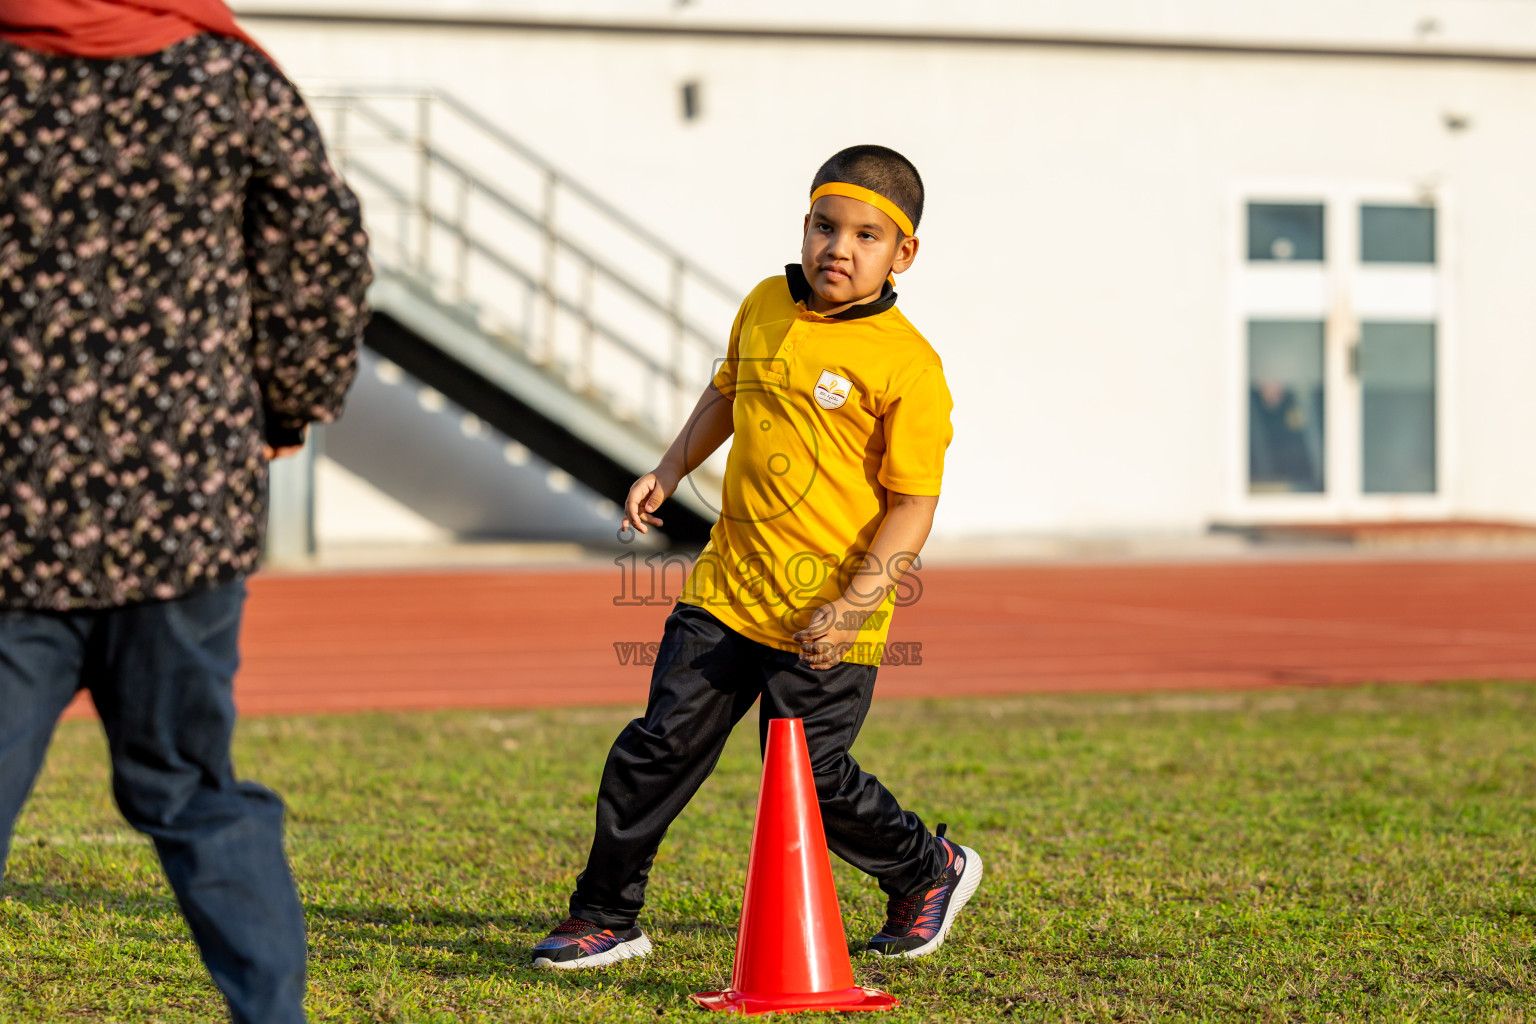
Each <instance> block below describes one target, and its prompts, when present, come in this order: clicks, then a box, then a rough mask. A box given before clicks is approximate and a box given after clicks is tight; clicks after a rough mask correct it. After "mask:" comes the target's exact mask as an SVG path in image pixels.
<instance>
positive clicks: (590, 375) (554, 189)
mask: <svg viewBox="0 0 1536 1024" xmlns="http://www.w3.org/2000/svg"><path fill="white" fill-rule="evenodd" d="M309 98H310V101H311V104H312V105H315V106H317V108H318V107H320V106H326V105H330V106H333V107H334V113H335V116H336V122H335V128H336V132H335V137H334V138H330V139H328V142H329V144H330V145H331V148H332V149H333V151H335V152H336V154H337V156H338V161H339V163H340V164H341V165H342V167H343V169H344V170H345V171H347V172H348V173H352V174H356V175H358V179H359V182H360V183H361V182H363V181H366V182H367V183H368V184H369V185H370V186H372V187H373V188H374V189H375V190H376V191H377V192H381V193H383V195H384V197H386V198H387V200H388V202H389V203H390V204H391V205H394V206H395V207H397V209H398V210H399V212H400V215H401V218H402V219H401V221H400V224H399V229H398V238H397V239H396V240H395V241H396V243H397V248H396V249H395V252H396V253H397V254H398V259H399V261H400V263H401V265H400V266H399V267H393V268H392V269H394V270H395V271H396V272H397V274H400V275H403V276H404V277H405V278H407V279H411V278H412V277H413V275H414V276H416V277H419V278H420V280H421V283H422V284H423V289H422V290H423V291H425V292H426V293H428V294H431V295H432V297H433V300H434V301H435V302H437V303H438V304H439V305H441V306H443V307H444V308H445V309H447V310H448V311H454V310H453V308H452V307H453V305H454V303H453V302H450V301H448V299H446V298H445V297H444V296H443V294H442V293H441V292H440V291H439V290H438V288H437V287H436V284H435V282H438V281H440V280H441V279H442V278H444V277H447V278H449V279H450V280H451V283H452V294H453V297H454V298H455V299H456V300H457V301H458V303H460V304H463V305H464V306H465V310H466V311H467V310H469V309H472V308H473V306H474V305H479V304H480V303H481V302H490V304H491V305H493V306H494V305H498V304H499V303H500V302H501V295H502V293H500V292H497V293H489V294H488V293H486V292H485V291H484V288H483V287H477V286H476V282H483V280H484V278H483V277H482V276H481V275H479V274H476V275H474V277H471V273H472V267H473V266H474V265H477V264H478V265H482V266H484V267H485V268H486V269H487V270H489V271H491V272H492V273H493V275H494V274H495V273H500V274H504V275H506V276H507V277H509V278H510V279H511V280H512V281H513V282H516V284H515V285H514V287H520V288H521V289H523V290H524V294H525V296H526V298H525V300H524V305H523V314H522V316H523V321H524V327H523V328H522V329H520V333H521V335H522V339H523V351H524V354H527V355H529V356H530V357H531V358H532V359H533V360H534V362H536V363H539V364H541V365H543V366H545V367H546V368H547V369H548V370H549V371H550V372H555V370H556V367H560V366H563V367H564V370H563V373H564V376H565V378H566V381H567V384H568V385H569V386H571V387H572V388H573V389H575V390H578V391H582V392H585V393H588V394H597V393H601V391H602V390H603V388H602V387H601V378H604V377H606V379H607V380H608V381H609V383H610V384H612V383H613V382H614V377H615V374H616V373H621V371H620V370H619V369H618V368H619V367H621V366H624V365H632V366H634V367H635V369H637V370H638V371H639V373H640V375H641V378H642V382H643V384H644V385H645V386H644V388H643V393H644V394H645V395H647V396H648V398H649V400H650V402H651V403H654V402H655V401H656V400H657V399H663V400H664V405H670V409H669V412H670V418H671V419H672V420H673V421H674V423H673V424H672V425H673V426H677V425H680V423H681V420H682V416H683V413H684V412H685V411H686V409H687V408H688V407H691V406H692V404H693V398H694V396H693V395H691V394H684V393H683V388H684V386H685V382H686V381H687V380H688V379H690V378H691V377H695V376H700V375H699V374H695V373H692V372H690V370H691V369H694V368H697V367H698V366H699V365H700V364H702V360H700V359H699V350H700V349H702V350H703V351H704V352H707V353H709V354H710V355H711V356H715V357H718V356H719V355H721V354H723V350H724V331H723V328H722V329H721V330H709V329H706V328H704V327H701V326H699V324H697V323H696V322H694V320H693V317H692V315H691V314H688V313H685V312H684V306H685V304H687V305H688V306H690V307H691V308H696V307H697V305H698V298H699V296H700V295H701V294H702V295H705V296H708V298H709V299H710V300H711V301H713V302H716V303H720V306H719V308H720V309H721V310H726V309H729V308H730V307H734V305H735V304H736V302H737V299H738V297H739V295H740V294H741V293H740V292H739V291H737V290H735V289H732V288H730V287H729V286H727V285H725V284H724V283H722V282H721V281H720V280H719V279H718V278H716V277H715V276H714V275H712V274H710V273H709V272H708V271H706V270H704V269H703V268H702V267H699V266H697V265H695V264H694V263H692V262H691V261H690V260H688V259H687V258H686V257H685V256H683V254H682V253H681V252H680V251H679V250H677V249H675V248H673V247H672V246H670V245H668V244H667V243H665V242H664V241H662V240H661V239H659V238H657V237H656V236H655V235H654V234H652V233H651V232H650V231H648V230H647V229H645V228H644V227H642V226H641V225H639V224H638V223H636V222H635V221H633V220H632V219H630V218H629V217H627V216H625V215H624V214H623V213H622V212H620V211H619V210H617V209H616V208H615V207H614V206H612V205H611V204H610V203H608V202H607V201H606V200H604V199H602V198H601V197H600V196H598V195H596V194H595V193H594V192H592V190H591V189H589V188H587V187H585V186H583V185H581V184H580V183H578V182H576V181H574V180H573V179H571V178H570V177H569V176H568V175H567V174H565V173H564V172H563V171H562V170H560V169H559V168H557V167H555V165H553V164H552V163H550V162H549V161H548V160H546V159H545V158H543V157H542V156H540V155H539V154H538V153H536V152H534V151H533V150H532V149H531V148H530V147H529V146H527V145H526V144H524V143H522V142H521V141H519V140H518V139H517V138H515V137H514V136H512V135H511V134H510V133H508V132H507V131H505V130H504V129H502V128H501V127H499V126H498V125H495V124H494V123H492V122H491V121H489V120H488V119H487V118H485V117H484V116H483V115H481V114H480V113H478V112H477V111H475V110H474V109H473V108H471V107H469V106H467V105H466V104H464V103H463V102H462V101H460V100H458V99H457V98H456V97H453V96H451V95H448V94H446V93H444V92H442V91H440V90H437V89H410V90H402V89H399V88H367V87H356V86H354V87H345V88H341V89H332V90H316V91H314V92H312V93H311V94H310V96H309ZM394 101H406V102H407V103H409V104H411V105H412V106H414V108H415V113H414V116H411V114H410V112H409V110H408V111H407V113H406V116H405V117H403V118H397V117H395V116H393V112H386V111H385V110H383V109H381V108H380V104H388V103H390V102H394ZM437 106H440V107H442V108H443V109H445V110H447V111H449V112H450V113H451V114H452V115H453V116H454V117H456V118H458V119H459V120H460V121H461V122H462V126H454V125H453V122H451V121H449V122H443V124H446V125H448V126H449V139H447V140H445V141H444V142H442V143H441V144H440V143H439V141H438V139H443V138H444V136H443V135H442V133H443V131H444V128H443V127H441V126H439V127H437V128H436V129H435V130H434V125H436V124H438V119H436V118H433V117H432V111H433V110H434V109H435V107H437ZM349 118H355V120H356V121H357V123H358V124H359V125H360V126H361V127H360V128H357V129H354V128H352V127H351V125H350V122H349ZM402 122H403V123H402ZM412 122H414V123H412ZM466 126H467V128H468V129H469V134H468V136H466V135H464V134H463V132H462V129H463V127H466ZM354 135H357V136H360V138H361V141H362V144H361V145H354V144H353V136H354ZM434 135H436V136H437V137H438V138H436V139H435V138H434V137H433V136H434ZM452 139H458V140H460V141H461V142H462V141H464V140H466V139H468V140H469V142H470V144H471V145H472V146H473V147H476V148H483V146H484V143H485V142H487V141H488V142H489V143H490V144H492V146H493V147H496V148H499V150H500V151H503V152H506V153H510V154H511V155H513V156H515V157H516V158H517V159H518V160H520V161H522V163H523V164H525V165H527V167H528V168H531V169H532V170H533V172H534V173H535V175H536V177H535V179H534V182H535V187H536V188H539V190H540V196H541V198H540V200H539V201H538V202H537V203H536V204H530V203H528V202H526V201H524V200H523V199H520V198H518V197H517V196H516V195H514V194H513V193H512V192H509V191H508V190H507V189H506V188H503V187H501V186H500V184H498V183H497V182H495V181H493V180H491V174H492V173H494V172H491V171H487V170H482V169H480V168H479V167H477V166H472V163H478V161H466V160H464V159H463V158H462V157H460V156H458V155H455V154H452V153H450V152H449V150H448V149H447V148H446V147H447V145H449V144H450V141H451V140H452ZM381 140H382V142H383V143H384V144H385V145H383V146H379V145H377V144H376V143H377V142H379V141H381ZM456 148H457V147H456ZM386 152H392V153H394V154H396V155H405V156H408V157H409V161H408V162H407V163H406V164H405V165H403V167H404V171H403V174H402V173H400V172H399V169H396V172H395V173H391V172H389V171H384V170H380V169H379V167H380V166H383V165H376V164H374V157H375V156H376V155H378V154H383V153H386ZM494 166H495V167H503V166H506V163H505V161H501V162H499V163H496V164H495V165H494ZM434 175H435V176H436V180H437V181H439V182H441V181H442V180H443V178H445V177H446V178H447V179H448V181H449V182H450V183H451V184H450V185H449V188H450V189H451V191H450V192H449V194H448V196H447V197H446V198H444V197H443V194H442V192H441V190H440V189H438V188H436V187H435V186H434ZM402 177H403V178H404V179H405V180H406V181H407V182H408V184H405V185H403V186H402V185H401V184H400V181H401V178H402ZM559 195H569V196H572V197H574V198H575V199H577V200H579V202H580V204H581V211H582V212H581V216H583V217H587V216H588V214H589V213H590V214H595V215H596V220H592V219H587V220H584V221H583V222H582V223H583V230H584V231H585V232H595V234H592V235H591V236H590V237H584V238H582V239H577V238H575V237H573V236H572V234H571V233H570V231H569V230H567V229H566V227H565V226H564V225H563V224H561V223H558V222H557V217H556V211H557V208H558V209H560V210H565V209H567V206H566V204H565V203H558V202H557V198H558V196H559ZM568 201H569V200H567V202H568ZM487 202H488V203H489V204H490V205H489V206H486V205H484V204H485V203H487ZM445 203H446V207H445ZM535 205H536V206H539V207H542V209H535V208H534V206H535ZM475 208H478V209H480V210H485V211H499V212H500V213H501V214H505V215H509V216H511V217H512V218H513V221H514V222H515V223H518V224H521V225H523V226H525V227H527V228H531V229H532V232H533V234H532V236H530V237H529V240H528V241H527V242H524V243H518V242H515V241H514V242H513V243H512V247H511V248H508V247H507V246H506V245H505V244H502V245H498V244H497V243H496V241H495V240H494V239H487V238H486V237H485V236H484V235H483V234H482V233H480V232H477V231H475V230H474V229H473V228H472V226H471V224H470V223H469V221H470V216H469V211H470V210H472V209H475ZM562 219H563V220H565V221H569V214H567V215H566V216H565V217H564V218H562ZM605 233H606V237H607V238H609V239H612V241H613V242H614V243H616V244H620V245H622V246H624V247H625V251H626V252H631V251H632V254H633V255H634V256H639V257H640V259H641V261H642V263H644V264H645V265H651V264H650V261H651V260H653V259H654V260H655V261H656V263H655V264H654V265H655V266H656V269H657V270H658V271H659V272H661V273H663V274H664V275H665V276H666V280H667V281H668V285H667V286H665V288H664V290H662V291H658V290H657V288H655V287H653V286H648V285H646V284H643V283H641V279H638V278H637V277H636V276H634V275H633V274H632V273H629V272H627V271H626V270H625V269H623V267H622V265H621V264H616V263H615V262H614V261H613V260H611V259H609V258H608V257H607V255H605V254H604V253H603V252H601V251H600V247H601V245H602V244H603V243H601V242H598V241H597V239H598V238H600V237H603V236H604V234H605ZM434 234H436V235H437V236H438V237H439V238H444V236H445V235H446V238H445V241H446V242H447V245H448V247H449V248H448V250H435V247H434V246H433V244H432V239H433V235H434ZM511 237H512V238H513V239H519V238H523V237H525V236H522V235H520V234H516V233H514V235H513V236H511ZM592 243H596V244H592ZM636 243H639V246H640V247H639V248H638V249H633V250H631V247H632V246H634V245H635V244H636ZM519 245H522V246H525V247H524V248H519ZM380 255H381V256H382V255H383V254H382V253H380ZM434 257H435V261H434ZM627 258H630V257H627ZM567 260H568V261H571V262H570V263H564V262H563V261H567ZM572 263H573V264H574V267H575V269H576V271H577V273H578V274H579V275H580V281H579V283H577V284H575V285H573V284H572V283H571V282H570V280H569V279H568V278H567V277H566V275H565V273H564V272H562V271H560V269H559V268H560V267H561V266H562V265H565V266H570V265H572ZM634 265H636V266H639V265H641V264H634ZM504 279H505V278H504ZM597 285H601V286H602V288H603V294H605V295H615V296H621V297H623V298H624V299H625V300H627V301H630V302H633V303H635V304H636V305H634V306H633V307H631V308H633V309H635V310H636V311H637V312H641V313H642V314H643V315H642V321H646V320H649V319H650V318H651V317H653V316H654V317H655V318H656V320H655V321H654V322H653V327H654V328H655V329H661V330H662V333H661V334H659V335H655V336H654V337H656V338H657V339H658V340H657V341H655V342H653V343H651V344H649V345H641V344H638V343H636V341H635V337H634V336H631V335H630V334H629V333H628V332H627V331H626V330H624V329H621V328H620V327H618V326H616V325H615V324H613V323H611V322H608V321H607V320H606V318H603V317H600V316H598V315H597V313H596V306H595V303H596V302H597V301H598V297H597V296H596V294H595V292H594V288H595V287H596V286H597ZM698 287H702V288H703V289H704V291H703V292H702V293H701V292H699V290H698ZM471 292H474V296H473V297H472V295H471ZM573 293H574V294H573ZM690 294H692V295H693V296H694V299H693V300H692V301H689V298H688V296H689V295H690ZM475 297H478V299H476V300H475V301H473V302H472V299H474V298H475ZM535 300H541V303H540V304H539V305H537V306H536V305H535ZM535 309H539V310H542V312H541V313H540V314H539V315H538V316H536V315H535ZM473 315H475V316H477V317H478V315H479V314H473ZM539 321H542V335H540V333H539V332H538V331H536V330H535V329H534V324H535V323H536V322H539ZM562 323H563V324H565V325H566V328H565V329H564V330H562V328H561V327H560V324H562ZM573 323H574V325H575V327H576V329H577V331H578V335H577V340H576V341H574V342H573V341H572V340H570V339H571V336H570V334H569V333H568V331H569V328H570V325H572V324H573ZM512 330H513V331H514V332H519V329H517V328H512ZM487 333H495V332H494V331H488V332H487ZM639 336H640V337H644V336H645V335H644V334H643V333H642V334H641V335H639ZM667 336H670V339H671V340H670V343H667V342H666V341H663V340H659V339H662V338H665V337H667ZM562 338H563V339H565V340H563V341H562V340H561V339H562ZM594 342H599V343H601V345H602V346H604V347H605V348H606V350H610V351H612V352H613V353H615V354H616V355H622V356H623V358H625V359H627V360H629V361H630V362H629V363H627V364H614V363H612V362H611V361H610V362H600V361H595V360H597V358H598V355H599V354H600V352H599V350H597V349H594V348H593V345H594ZM572 345H576V346H579V348H578V349H577V350H573V349H572V348H571V346H572ZM540 346H541V348H540ZM536 348H540V352H539V354H534V350H535V349H536ZM559 349H564V350H565V351H566V352H567V353H570V355H569V356H568V357H567V358H566V359H565V360H564V361H562V359H561V357H560V356H558V355H557V350H559ZM663 349H664V350H665V353H666V354H665V355H662V354H660V353H661V351H662V350H663ZM690 353H692V355H690ZM602 366H607V367H608V369H606V370H602V369H601V367H602ZM657 385H660V386H661V387H662V389H664V390H663V392H662V393H661V394H658V391H657ZM623 390H624V387H623V386H622V384H620V385H618V386H617V387H615V388H614V389H613V392H612V398H611V399H610V401H612V402H615V403H622V401H623V400H622V399H621V398H620V397H619V395H620V393H621V392H623ZM668 399H669V401H665V400H668ZM667 418H668V416H667V415H666V413H663V414H662V415H661V417H660V419H661V420H666V419H667ZM665 427H666V424H665V423H658V424H657V426H656V434H657V438H658V439H659V440H661V441H663V442H665V440H666V438H665V437H664V436H663V431H664V430H665Z"/></svg>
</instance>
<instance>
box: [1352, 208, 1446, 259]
mask: <svg viewBox="0 0 1536 1024" xmlns="http://www.w3.org/2000/svg"><path fill="white" fill-rule="evenodd" d="M1360 259H1361V261H1362V262H1365V263H1433V262H1435V208H1434V207H1433V206H1362V207H1360Z"/></svg>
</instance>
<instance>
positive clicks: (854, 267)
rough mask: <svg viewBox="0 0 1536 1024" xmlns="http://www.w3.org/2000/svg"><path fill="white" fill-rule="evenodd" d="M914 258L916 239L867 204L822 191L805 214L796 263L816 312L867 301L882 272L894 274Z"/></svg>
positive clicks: (875, 294) (873, 295)
mask: <svg viewBox="0 0 1536 1024" xmlns="http://www.w3.org/2000/svg"><path fill="white" fill-rule="evenodd" d="M916 258H917V238H916V237H915V236H911V235H904V234H902V233H901V229H900V228H898V227H897V226H896V222H895V221H893V220H891V218H890V217H888V216H886V215H885V214H884V213H881V212H880V211H879V210H877V209H875V208H874V207H873V206H870V205H869V204H868V203H865V202H861V201H859V200H857V199H850V198H848V197H847V196H822V197H821V198H820V199H818V200H816V205H815V206H812V207H811V212H810V213H808V214H807V215H806V217H805V239H804V240H803V241H802V242H801V243H800V266H801V268H802V269H803V270H804V271H805V279H806V280H807V281H808V282H810V285H811V291H812V292H813V293H814V294H813V295H812V297H811V301H810V302H809V303H808V305H809V306H810V308H811V309H813V310H815V311H816V312H818V313H826V312H830V311H832V310H835V309H838V308H839V307H843V306H851V305H854V304H856V303H860V302H868V301H871V300H873V299H875V298H877V297H878V296H879V295H880V288H881V285H882V284H884V282H885V278H886V275H887V274H891V273H896V274H899V273H901V272H902V271H904V270H906V269H907V268H908V267H910V266H911V265H912V261H913V260H914V259H916Z"/></svg>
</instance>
